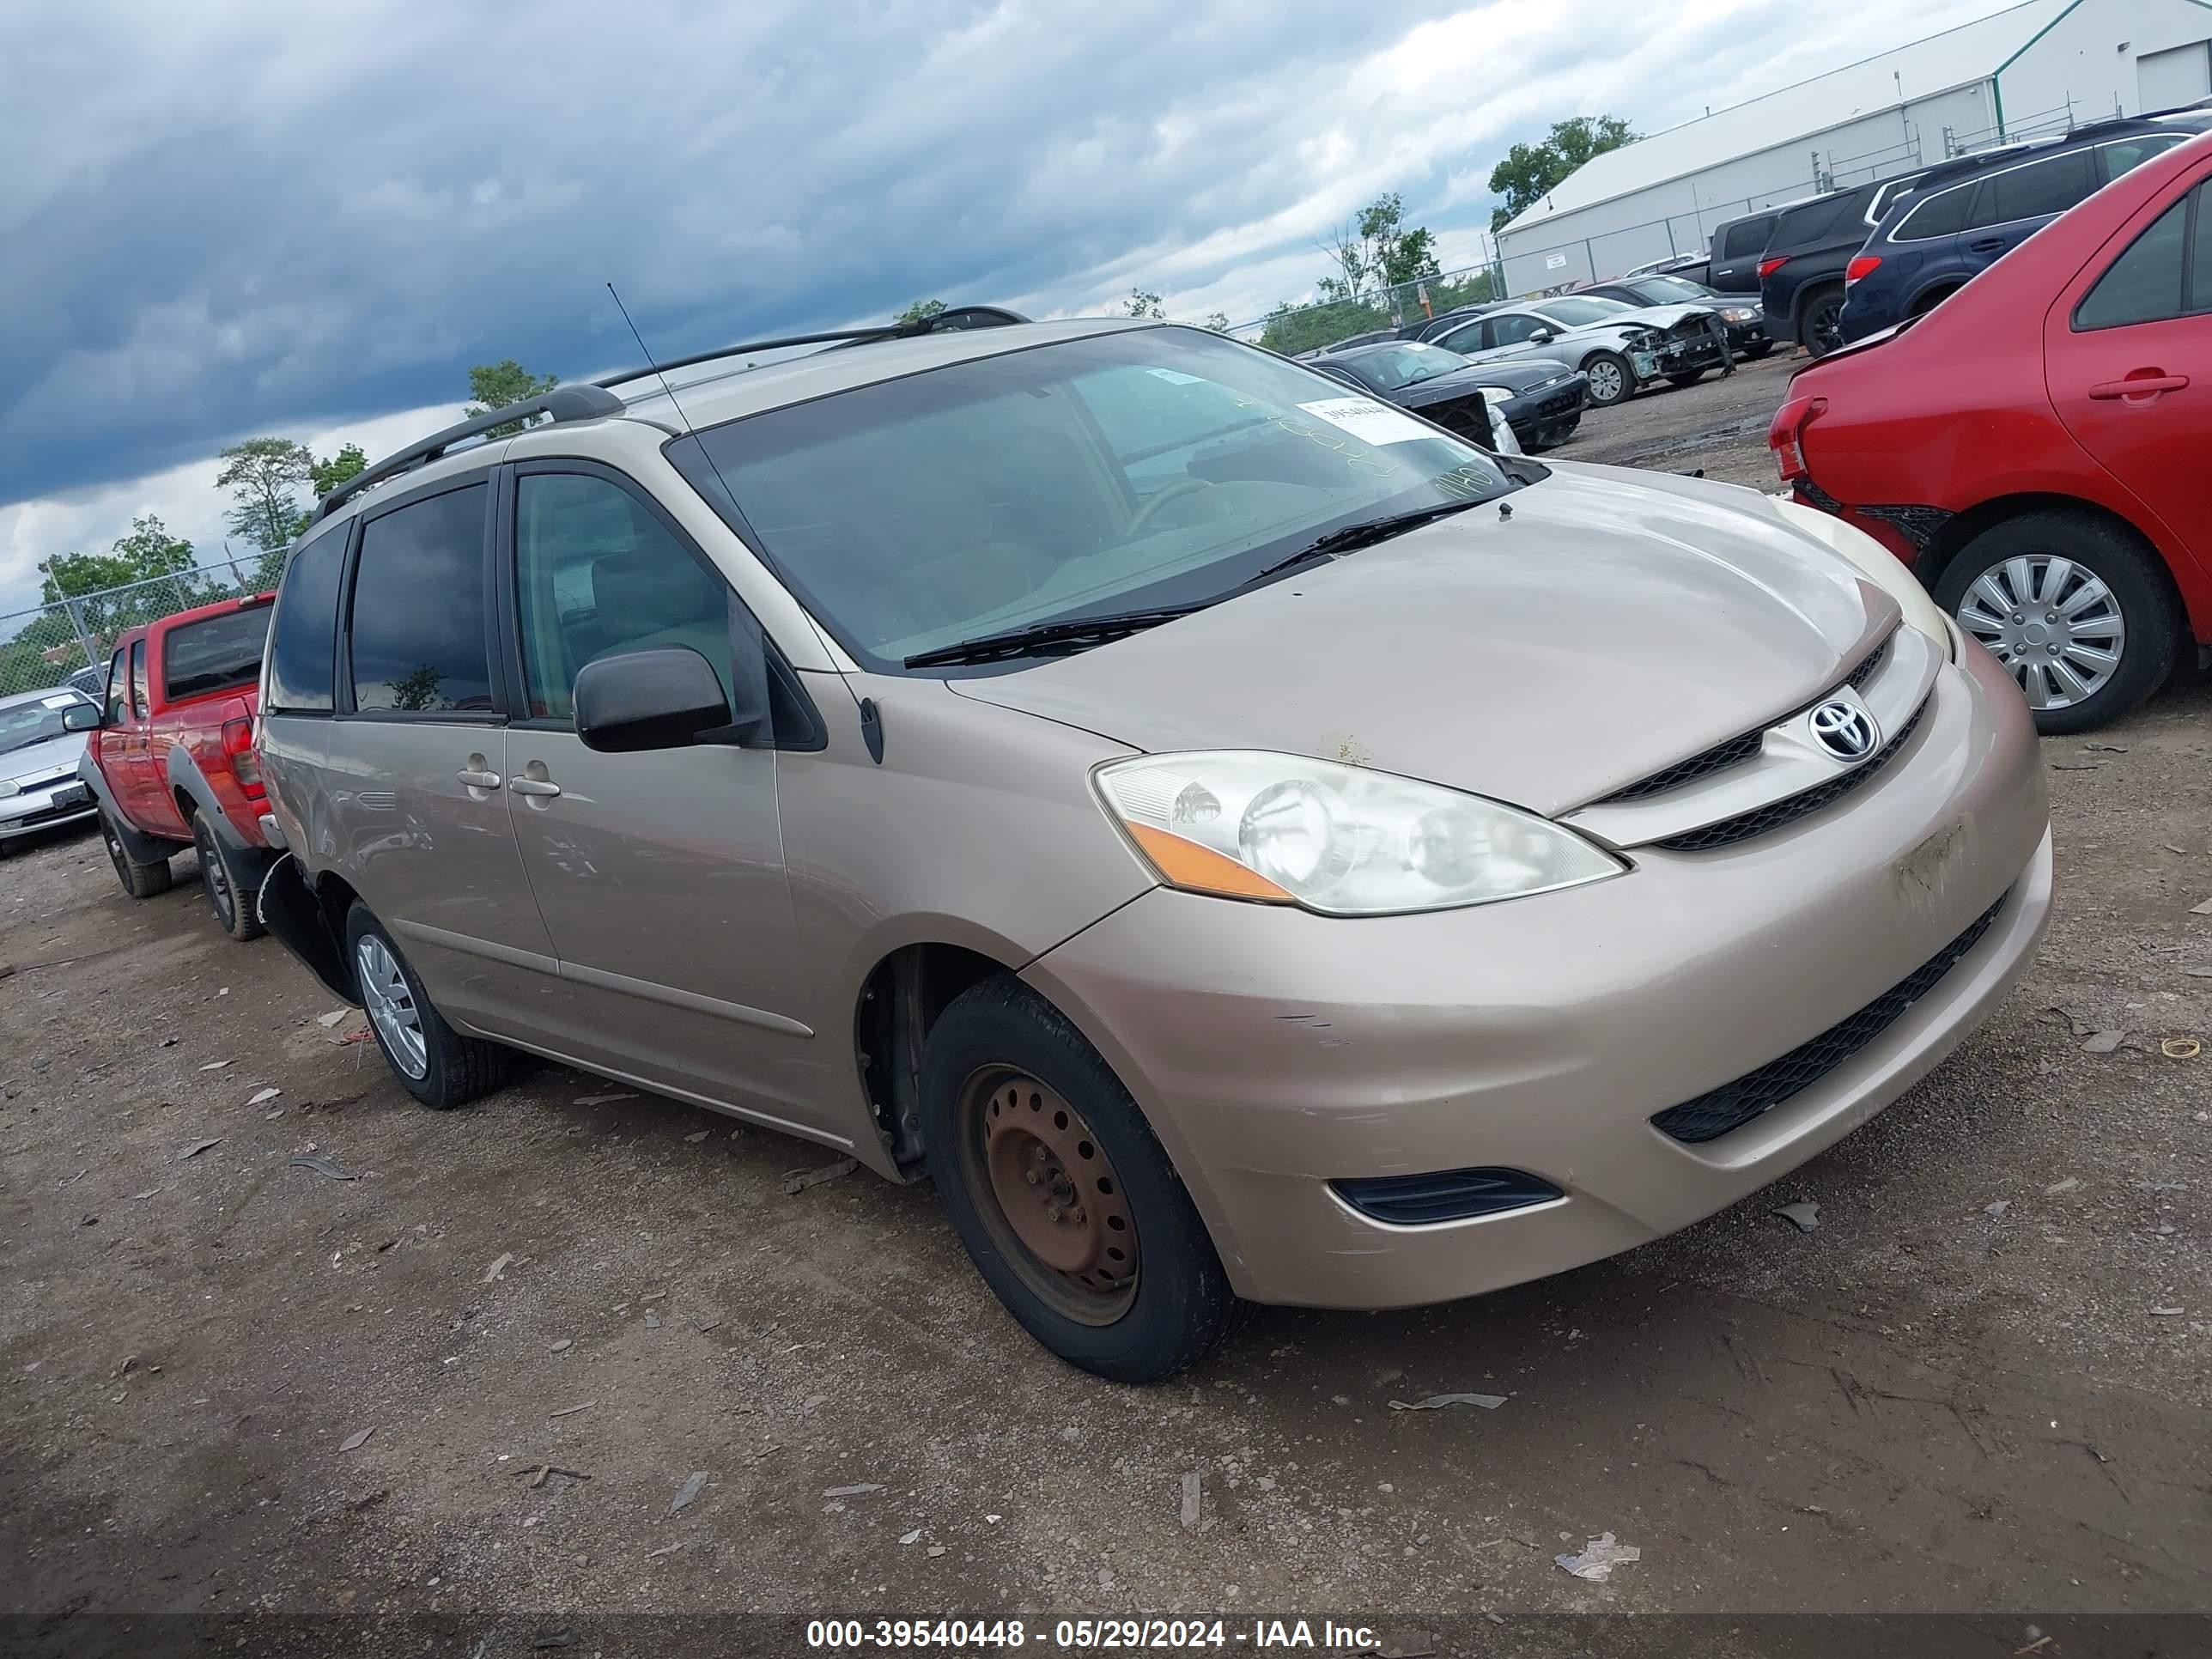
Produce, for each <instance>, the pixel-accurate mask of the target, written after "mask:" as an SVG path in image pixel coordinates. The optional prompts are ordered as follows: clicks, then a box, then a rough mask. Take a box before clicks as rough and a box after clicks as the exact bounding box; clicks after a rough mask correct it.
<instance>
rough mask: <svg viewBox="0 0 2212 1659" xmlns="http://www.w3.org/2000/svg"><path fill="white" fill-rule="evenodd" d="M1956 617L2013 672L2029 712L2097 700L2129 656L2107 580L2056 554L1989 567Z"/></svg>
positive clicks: (1968, 592) (2124, 622)
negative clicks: (2121, 661) (2033, 709)
mask: <svg viewBox="0 0 2212 1659" xmlns="http://www.w3.org/2000/svg"><path fill="white" fill-rule="evenodd" d="M1958 618H1959V626H1960V628H1962V629H1965V630H1966V632H1967V633H1969V634H1971V635H1973V636H1974V638H1976V639H1978V640H1979V641H1981V642H1982V643H1983V644H1984V645H1985V646H1987V647H1989V648H1990V651H1991V652H1992V653H1995V655H1996V659H1997V660H1998V661H1999V662H2001V663H2002V664H2003V665H2005V666H2006V667H2007V668H2008V669H2009V670H2011V671H2012V677H2013V678H2014V679H2015V680H2017V681H2019V682H2020V689H2021V692H2022V694H2023V695H2025V696H2027V706H2028V707H2029V708H2073V707H2074V706H2075V704H2077V703H2080V702H2086V701H2087V700H2088V699H2089V698H2091V697H2093V696H2096V694H2097V693H2098V692H2100V691H2101V690H2104V689H2105V687H2106V684H2108V683H2109V682H2110V681H2111V679H2112V676H2113V675H2114V674H2115V673H2117V672H2118V670H2119V666H2120V658H2121V656H2122V655H2123V654H2124V653H2125V651H2126V649H2127V640H2128V624H2127V618H2126V617H2124V616H2123V615H2122V614H2121V611H2120V605H2119V600H2118V598H2117V597H2116V596H2115V595H2114V593H2113V592H2112V589H2111V587H2109V586H2107V585H2106V582H2105V580H2104V578H2103V577H2101V576H2100V575H2098V574H2097V573H2096V572H2095V571H2093V570H2092V569H2091V568H2089V567H2088V566H2087V565H2085V564H2081V563H2077V562H2075V561H2074V560H2072V559H2069V558H2065V557H2063V556H2060V555H2058V554H2056V553H2039V554H2027V555H2023V556H2018V557H2015V558H2009V559H2007V560H2005V561H2003V562H2002V563H1999V564H1994V565H1991V566H1990V568H1988V569H1987V570H1984V572H1982V574H1980V575H1978V576H1977V577H1976V578H1975V579H1974V580H1973V581H1972V584H1970V585H1969V586H1968V587H1967V589H1966V592H1965V594H1964V595H1963V596H1962V597H1961V598H1960V600H1959V610H1958Z"/></svg>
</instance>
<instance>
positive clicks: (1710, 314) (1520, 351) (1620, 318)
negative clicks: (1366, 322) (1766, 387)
mask: <svg viewBox="0 0 2212 1659" xmlns="http://www.w3.org/2000/svg"><path fill="white" fill-rule="evenodd" d="M1425 338H1426V340H1427V343H1429V344H1431V345H1440V346H1443V348H1444V349H1446V350H1449V351H1456V352H1458V353H1459V354H1460V355H1461V356H1463V357H1466V358H1468V359H1469V360H1470V361H1472V362H1478V363H1486V362H1508V361H1511V360H1514V359H1517V358H1526V357H1551V358H1557V359H1559V361H1561V362H1566V363H1569V364H1571V365H1572V366H1573V367H1575V368H1578V369H1580V370H1581V371H1582V372H1583V374H1584V375H1585V376H1586V377H1587V378H1588V379H1589V400H1590V402H1591V403H1593V404H1596V405H1597V406H1598V407H1599V408H1601V409H1609V408H1611V407H1612V406H1613V404H1621V403H1626V402H1627V401H1628V399H1629V398H1632V397H1634V396H1635V395H1636V394H1637V393H1638V392H1641V391H1642V390H1643V389H1644V387H1645V386H1650V385H1651V384H1652V383H1653V382H1655V381H1657V380H1667V381H1669V382H1671V383H1672V384H1674V385H1675V386H1689V385H1692V384H1693V383H1694V382H1695V381H1697V380H1699V378H1700V377H1701V376H1702V375H1704V374H1705V371H1706V370H1707V369H1711V368H1721V369H1725V368H1729V367H1730V362H1729V346H1728V331H1727V326H1726V325H1724V324H1723V322H1722V321H1721V318H1720V313H1718V312H1717V311H1716V310H1714V309H1713V307H1711V306H1701V305H1700V306H1692V305H1664V306H1629V305H1623V304H1622V303H1621V302H1620V301H1618V300H1602V299H1598V298H1596V297H1595V296H1592V295H1581V294H1562V295H1558V296H1557V297H1556V298H1553V299H1549V300H1530V301H1516V302H1515V303H1513V304H1510V305H1502V306H1492V307H1490V308H1489V309H1488V310H1486V311H1484V312H1482V313H1480V314H1479V315H1476V316H1474V317H1470V318H1468V319H1466V320H1465V321H1463V322H1462V323H1461V324H1459V325H1458V326H1456V327H1454V328H1448V329H1443V330H1440V331H1431V332H1429V333H1427V334H1426V335H1425Z"/></svg>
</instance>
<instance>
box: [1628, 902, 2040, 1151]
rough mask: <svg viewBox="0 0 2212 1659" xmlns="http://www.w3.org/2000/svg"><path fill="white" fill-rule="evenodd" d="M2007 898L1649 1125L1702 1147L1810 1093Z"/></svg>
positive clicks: (1986, 924)
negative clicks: (1914, 964) (1861, 999)
mask: <svg viewBox="0 0 2212 1659" xmlns="http://www.w3.org/2000/svg"><path fill="white" fill-rule="evenodd" d="M2011 896H2012V895H2011V894H2010V893H2007V894H2006V895H2005V896H2004V897H2002V898H2000V899H1998V900H1997V902H1996V903H1995V904H1992V905H1991V906H1990V908H1988V909H1986V910H1984V911H1983V912H1982V914H1981V915H1978V916H1977V917H1976V918H1975V919H1974V921H1973V923H1972V926H1970V927H1968V928H1967V929H1966V932H1965V933H1961V934H1960V935H1959V937H1958V938H1956V939H1953V940H1952V941H1951V942H1950V943H1949V944H1948V945H1945V946H1944V947H1943V949H1942V951H1941V953H1939V954H1938V955H1937V956H1936V957H1934V958H1933V959H1931V960H1930V961H1929V962H1927V963H1923V965H1922V966H1921V967H1919V968H1918V969H1915V970H1914V971H1913V972H1912V973H1911V975H1909V976H1908V977H1906V978H1905V979H1904V980H1902V981H1899V983H1898V984H1896V985H1894V986H1893V987H1890V988H1889V989H1888V990H1887V991H1885V992H1883V993H1882V994H1881V995H1880V996H1878V997H1876V998H1875V1000H1873V1001H1872V1002H1869V1004H1867V1006H1865V1007H1863V1008H1862V1009H1860V1010H1859V1011H1858V1012H1857V1013H1856V1014H1853V1015H1852V1016H1851V1017H1850V1018H1849V1019H1846V1020H1843V1021H1841V1022H1839V1023H1838V1024H1834V1025H1831V1026H1830V1027H1829V1028H1828V1029H1827V1030H1825V1031H1823V1032H1821V1033H1820V1036H1816V1037H1814V1039H1813V1040H1812V1041H1811V1042H1801V1043H1799V1044H1798V1045H1797V1046H1796V1048H1792V1049H1791V1050H1790V1052H1789V1053H1788V1054H1784V1055H1783V1056H1782V1057H1781V1058H1780V1059H1779V1060H1769V1061H1767V1062H1766V1064H1765V1065H1764V1066H1760V1067H1759V1069H1758V1070H1757V1071H1755V1072H1747V1073H1744V1074H1743V1075H1742V1076H1741V1077H1740V1078H1738V1079H1736V1080H1735V1082H1733V1083H1724V1084H1723V1085H1721V1086H1720V1087H1719V1088H1717V1089H1710V1090H1708V1091H1705V1093H1704V1094H1701V1095H1699V1097H1697V1098H1696V1099H1695V1100H1686V1101H1684V1102H1683V1103H1681V1104H1680V1106H1669V1107H1668V1109H1666V1110H1665V1111H1663V1112H1661V1113H1659V1114H1658V1115H1656V1116H1655V1117H1654V1118H1653V1119H1652V1120H1651V1121H1652V1122H1653V1123H1654V1124H1656V1126H1657V1127H1659V1128H1661V1129H1662V1130H1664V1131H1665V1132H1666V1133H1668V1134H1670V1135H1672V1136H1673V1137H1674V1139H1677V1140H1686V1141H1688V1142H1690V1143H1691V1144H1692V1145H1693V1146H1694V1145H1699V1144H1702V1143H1704V1142H1705V1141H1708V1140H1717V1139H1720V1137H1721V1136H1723V1135H1724V1134H1726V1133H1729V1130H1731V1129H1740V1128H1741V1127H1743V1126H1744V1125H1745V1124H1747V1123H1748V1122H1750V1121H1752V1119H1753V1118H1755V1117H1757V1116H1759V1114H1761V1113H1762V1112H1765V1111H1769V1110H1771V1109H1773V1108H1774V1107H1777V1106H1779V1105H1780V1104H1781V1103H1783V1102H1784V1101H1785V1100H1787V1099H1789V1098H1790V1097H1791V1096H1792V1095H1795V1094H1797V1093H1799V1092H1800V1091H1803V1090H1806V1089H1809V1088H1811V1087H1812V1086H1813V1085H1814V1084H1816V1083H1818V1082H1819V1081H1820V1079H1822V1078H1824V1077H1826V1076H1827V1074H1828V1073H1831V1072H1832V1071H1834V1070H1835V1069H1836V1067H1837V1066H1840V1065H1842V1064H1843V1063H1844V1061H1845V1060H1849V1059H1850V1057H1851V1056H1852V1055H1853V1054H1857V1053H1858V1051H1859V1050H1860V1049H1862V1048H1865V1047H1866V1046H1867V1044H1869V1042H1873V1041H1874V1040H1875V1038H1876V1037H1878V1036H1881V1034H1882V1033H1883V1032H1884V1031H1886V1030H1888V1029H1889V1028H1890V1027H1891V1026H1892V1025H1893V1024H1896V1023H1897V1020H1898V1018H1899V1016H1900V1015H1901V1014H1903V1013H1904V1012H1905V1010H1906V1009H1907V1008H1910V1007H1911V1006H1912V1005H1913V1004H1914V1003H1916V1002H1917V1001H1919V1000H1920V999H1921V998H1923V997H1924V996H1926V995H1927V994H1929V992H1930V991H1932V990H1934V989H1935V988H1936V982H1937V981H1939V980H1941V979H1942V977H1943V975H1946V974H1948V973H1949V972H1950V971H1951V969H1954V968H1955V967H1957V966H1958V965H1959V959H1960V957H1963V956H1965V955H1966V952H1967V951H1971V950H1972V949H1973V948H1974V946H1975V945H1977V944H1978V942H1979V941H1980V939H1981V937H1982V935H1983V934H1984V933H1987V932H1989V930H1990V923H1991V922H1993V921H1996V919H1997V912H1999V911H2000V910H2002V909H2003V908H2004V904H2005V899H2006V898H2009V897H2011Z"/></svg>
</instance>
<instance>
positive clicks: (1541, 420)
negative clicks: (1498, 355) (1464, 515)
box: [1301, 341, 1589, 454]
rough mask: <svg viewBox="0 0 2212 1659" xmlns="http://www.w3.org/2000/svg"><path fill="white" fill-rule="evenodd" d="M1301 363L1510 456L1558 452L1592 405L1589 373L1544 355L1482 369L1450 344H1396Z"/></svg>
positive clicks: (1349, 349) (1340, 350)
mask: <svg viewBox="0 0 2212 1659" xmlns="http://www.w3.org/2000/svg"><path fill="white" fill-rule="evenodd" d="M1301 361H1303V362H1308V363H1310V364H1311V365H1312V366H1313V367H1314V368H1317V369H1319V370H1320V371H1321V372H1322V374H1328V375H1331V376H1333V377H1334V378H1336V379H1338V380H1343V381H1344V382H1345V383H1346V384H1347V385H1349V386H1352V387H1353V388H1354V389H1355V390H1357V391H1360V392H1369V393H1371V394H1372V395H1374V396H1375V397H1377V398H1382V399H1383V401H1384V402H1385V403H1390V404H1396V405H1397V406H1398V407H1399V408H1401V409H1410V410H1413V411H1414V412H1415V413H1416V414H1419V415H1420V416H1424V417H1425V418H1426V419H1428V420H1431V421H1434V422H1436V423H1437V425H1438V426H1441V427H1443V428H1447V429H1449V430H1450V431H1453V432H1456V433H1458V434H1459V435H1461V436H1462V437H1468V438H1472V439H1474V441H1476V442H1477V443H1479V444H1480V445H1482V446H1483V447H1484V448H1486V449H1496V450H1502V451H1504V453H1508V454H1510V453H1514V452H1516V451H1522V452H1525V453H1531V454H1533V453H1536V452H1537V451H1540V450H1546V449H1556V448H1557V447H1559V445H1561V444H1563V443H1565V442H1566V441H1567V440H1568V439H1569V438H1571V437H1572V436H1573V435H1574V433H1575V428H1577V427H1578V426H1580V425H1581V424H1582V420H1583V405H1584V404H1587V403H1588V402H1589V380H1588V379H1587V378H1586V377H1585V376H1584V375H1583V373H1582V371H1581V370H1579V369H1576V368H1569V367H1568V366H1567V365H1566V364H1565V363H1562V362H1553V360H1551V359H1549V358H1544V357H1532V358H1528V359H1526V360H1523V361H1518V362H1494V363H1481V364H1476V363H1470V362H1468V360H1467V359H1466V358H1464V357H1462V356H1460V355H1459V354H1458V353H1457V352H1455V351H1447V350H1446V349H1444V348H1443V347H1442V346H1433V345H1421V344H1418V343H1413V342H1411V341H1390V342H1387V343H1376V344H1359V345H1350V346H1339V347H1336V348H1334V349H1331V350H1328V351H1324V352H1322V353H1320V354H1319V355H1317V356H1313V357H1309V358H1304V359H1302V360H1301Z"/></svg>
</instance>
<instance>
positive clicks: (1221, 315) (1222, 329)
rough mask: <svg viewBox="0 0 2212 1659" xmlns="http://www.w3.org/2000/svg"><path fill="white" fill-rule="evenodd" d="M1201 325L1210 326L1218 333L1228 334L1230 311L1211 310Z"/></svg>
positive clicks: (1202, 326) (1203, 326)
mask: <svg viewBox="0 0 2212 1659" xmlns="http://www.w3.org/2000/svg"><path fill="white" fill-rule="evenodd" d="M1199 326H1200V328H1210V329H1212V331H1214V332H1215V333H1216V334H1226V333H1228V332H1229V313H1227V312H1225V311H1209V312H1207V313H1206V320H1205V321H1204V322H1202V323H1200V325H1199Z"/></svg>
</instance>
